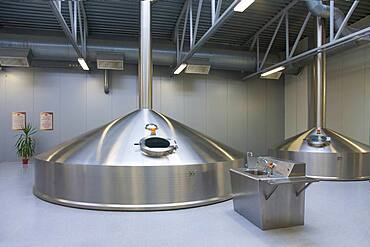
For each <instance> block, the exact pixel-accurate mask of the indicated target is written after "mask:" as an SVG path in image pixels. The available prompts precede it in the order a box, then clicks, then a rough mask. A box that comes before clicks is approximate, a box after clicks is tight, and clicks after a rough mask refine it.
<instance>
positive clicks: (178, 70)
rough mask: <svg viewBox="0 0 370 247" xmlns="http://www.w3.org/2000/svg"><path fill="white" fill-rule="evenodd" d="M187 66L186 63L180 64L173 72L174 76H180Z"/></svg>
mask: <svg viewBox="0 0 370 247" xmlns="http://www.w3.org/2000/svg"><path fill="white" fill-rule="evenodd" d="M186 66H187V64H186V63H182V64H180V66H179V67H177V69H176V70H175V72H173V73H174V74H175V75H178V74H180V73H181V72H182V71H183V70H184V69H185V68H186Z"/></svg>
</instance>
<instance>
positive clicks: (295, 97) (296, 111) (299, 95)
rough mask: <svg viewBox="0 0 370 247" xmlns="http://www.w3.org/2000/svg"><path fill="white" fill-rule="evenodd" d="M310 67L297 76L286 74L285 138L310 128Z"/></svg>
mask: <svg viewBox="0 0 370 247" xmlns="http://www.w3.org/2000/svg"><path fill="white" fill-rule="evenodd" d="M308 73H309V72H308V68H307V67H305V68H304V69H303V70H302V71H301V72H300V73H299V75H297V76H294V75H287V76H285V88H284V91H285V94H284V96H285V138H289V137H292V136H295V135H296V134H298V133H301V132H303V131H305V130H307V128H308V111H307V109H308V100H307V99H308V80H307V78H308Z"/></svg>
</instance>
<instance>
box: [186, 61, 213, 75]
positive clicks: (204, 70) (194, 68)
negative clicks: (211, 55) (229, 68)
mask: <svg viewBox="0 0 370 247" xmlns="http://www.w3.org/2000/svg"><path fill="white" fill-rule="evenodd" d="M210 69H211V65H210V64H209V60H208V59H200V58H192V59H189V61H188V63H187V66H186V68H185V73H187V74H201V75H208V74H209V71H210Z"/></svg>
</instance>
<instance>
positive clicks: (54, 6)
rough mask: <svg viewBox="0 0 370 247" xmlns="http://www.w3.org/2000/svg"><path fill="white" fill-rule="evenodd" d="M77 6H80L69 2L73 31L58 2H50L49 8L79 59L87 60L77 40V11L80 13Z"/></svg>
mask: <svg viewBox="0 0 370 247" xmlns="http://www.w3.org/2000/svg"><path fill="white" fill-rule="evenodd" d="M72 4H73V5H74V7H73V6H72ZM77 4H78V2H77V1H76V2H75V1H73V2H69V10H70V16H71V26H72V31H71V30H70V29H69V27H68V25H67V23H66V21H65V20H64V17H63V15H62V13H61V11H60V8H59V4H58V2H56V1H50V2H49V6H50V8H51V10H52V11H53V13H54V16H55V18H56V19H57V21H58V22H59V25H60V26H61V28H62V29H63V32H64V34H65V36H66V38H67V39H68V40H69V42H70V43H71V45H72V46H73V48H74V50H75V51H76V54H77V56H78V57H79V58H84V59H86V53H85V52H84V51H83V50H82V49H81V48H80V46H79V44H78V40H77V11H78V8H77ZM71 11H72V13H71ZM85 43H86V41H85ZM85 50H86V49H85Z"/></svg>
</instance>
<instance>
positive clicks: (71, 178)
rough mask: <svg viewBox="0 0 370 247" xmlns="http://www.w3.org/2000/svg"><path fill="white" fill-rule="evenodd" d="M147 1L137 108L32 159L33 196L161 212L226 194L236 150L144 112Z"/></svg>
mask: <svg viewBox="0 0 370 247" xmlns="http://www.w3.org/2000/svg"><path fill="white" fill-rule="evenodd" d="M150 14H151V2H150V1H148V0H144V1H141V41H140V43H141V45H140V59H139V60H140V63H139V70H138V71H139V76H138V78H139V89H140V90H139V91H140V100H139V102H140V104H139V105H140V109H138V110H136V111H134V112H132V113H130V114H129V115H127V116H124V117H120V118H118V119H116V120H114V121H112V122H110V123H108V124H106V125H104V126H102V127H100V128H97V129H94V130H91V131H89V132H87V133H85V134H83V135H81V136H79V137H76V138H74V139H72V140H70V141H68V142H66V143H63V144H61V145H59V146H57V147H55V148H54V149H52V150H50V151H48V152H46V153H43V154H40V155H38V156H37V157H36V159H35V184H34V194H35V195H36V196H38V197H40V198H41V199H44V200H46V201H50V202H54V203H58V204H62V205H67V206H73V207H80V208H90V209H108V210H134V211H138V210H140V211H146V210H165V209H175V208H188V207H194V206H200V205H207V204H211V203H216V202H220V201H223V200H227V199H230V198H231V196H232V194H231V188H230V187H231V185H230V178H229V176H230V175H229V169H230V168H237V167H241V166H243V165H244V163H245V160H244V155H243V154H242V153H240V152H238V151H236V150H233V149H232V148H229V147H227V146H225V145H223V144H221V143H219V142H217V141H215V140H213V139H211V138H209V137H207V136H205V135H203V134H201V133H199V132H197V131H195V130H193V129H191V128H189V127H187V126H185V125H183V124H181V123H179V122H177V121H175V120H173V119H171V118H169V117H167V116H165V115H163V114H161V113H159V112H157V111H154V110H152V70H153V64H152V49H151V33H150V31H151V30H150V24H151V20H150Z"/></svg>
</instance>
